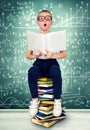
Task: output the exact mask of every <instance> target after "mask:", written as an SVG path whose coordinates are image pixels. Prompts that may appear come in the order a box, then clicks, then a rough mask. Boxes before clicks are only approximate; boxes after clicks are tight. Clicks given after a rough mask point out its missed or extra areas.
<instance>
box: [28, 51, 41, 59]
mask: <svg viewBox="0 0 90 130" xmlns="http://www.w3.org/2000/svg"><path fill="white" fill-rule="evenodd" d="M40 55H41V52H40V51H39V50H36V51H35V52H34V53H33V51H32V50H27V52H26V58H27V59H30V60H32V59H35V58H38V57H39V56H40Z"/></svg>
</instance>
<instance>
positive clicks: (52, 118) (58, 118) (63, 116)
mask: <svg viewBox="0 0 90 130" xmlns="http://www.w3.org/2000/svg"><path fill="white" fill-rule="evenodd" d="M65 118H66V115H65V114H64V113H62V114H61V115H60V116H58V117H55V116H53V115H52V116H51V117H47V118H46V119H45V118H44V119H41V118H39V117H36V116H35V119H36V120H37V121H39V122H45V121H51V120H61V119H65Z"/></svg>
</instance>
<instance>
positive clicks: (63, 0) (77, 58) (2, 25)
mask: <svg viewBox="0 0 90 130" xmlns="http://www.w3.org/2000/svg"><path fill="white" fill-rule="evenodd" d="M42 9H48V10H50V11H51V12H52V14H53V20H54V24H53V26H52V28H51V31H59V30H66V31H67V51H68V57H67V58H66V59H62V60H58V61H59V64H60V66H61V69H62V77H63V94H62V101H63V105H64V106H65V107H66V108H90V0H82V1H80V0H0V108H28V104H29V101H30V100H31V95H30V92H29V88H28V83H27V71H28V69H29V67H30V66H31V65H32V63H33V60H32V61H29V60H27V59H26V57H25V55H26V50H27V35H26V31H27V30H31V31H35V32H39V29H38V28H37V26H36V16H37V14H38V11H40V10H42Z"/></svg>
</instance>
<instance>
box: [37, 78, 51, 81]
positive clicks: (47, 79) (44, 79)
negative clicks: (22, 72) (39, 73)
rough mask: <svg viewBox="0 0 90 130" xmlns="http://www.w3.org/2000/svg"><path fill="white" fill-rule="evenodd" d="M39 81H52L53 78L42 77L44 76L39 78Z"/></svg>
mask: <svg viewBox="0 0 90 130" xmlns="http://www.w3.org/2000/svg"><path fill="white" fill-rule="evenodd" d="M38 81H52V79H51V78H46V77H42V78H39V79H38Z"/></svg>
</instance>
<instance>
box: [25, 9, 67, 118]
mask: <svg viewBox="0 0 90 130" xmlns="http://www.w3.org/2000/svg"><path fill="white" fill-rule="evenodd" d="M36 23H37V25H38V26H39V28H40V33H43V34H45V33H48V32H49V29H50V26H51V25H52V24H53V21H52V14H51V12H49V11H48V10H42V11H40V12H39V14H38V16H37V22H36ZM66 55H67V52H66V50H62V51H60V52H58V53H55V52H51V51H49V50H45V51H44V52H41V51H40V50H36V51H35V52H33V51H32V50H28V51H27V53H26V57H27V59H30V60H31V59H36V60H35V62H34V64H33V66H32V67H31V68H30V69H29V70H28V83H29V88H30V92H31V96H32V101H31V104H30V106H29V108H30V111H29V112H30V115H31V116H32V117H33V116H35V115H36V113H37V111H38V105H39V101H38V90H37V80H38V78H40V77H49V78H52V80H53V87H54V88H53V89H54V108H53V115H54V116H60V114H61V112H62V107H61V94H62V77H61V70H60V67H59V64H58V62H57V60H56V59H58V58H59V59H61V58H65V57H66Z"/></svg>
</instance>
